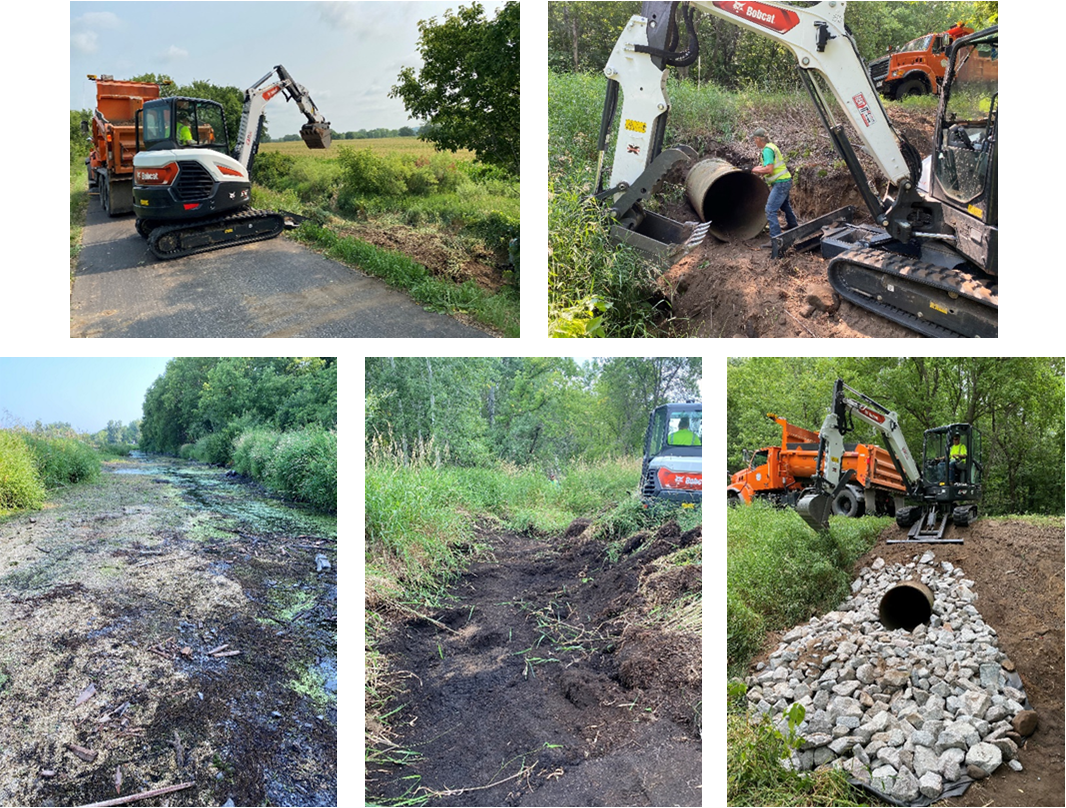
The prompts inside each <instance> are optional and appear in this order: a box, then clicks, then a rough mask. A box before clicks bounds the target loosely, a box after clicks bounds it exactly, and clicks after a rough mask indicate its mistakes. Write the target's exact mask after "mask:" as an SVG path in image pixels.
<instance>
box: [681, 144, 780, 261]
mask: <svg viewBox="0 0 1066 808" xmlns="http://www.w3.org/2000/svg"><path fill="white" fill-rule="evenodd" d="M685 191H686V193H687V195H688V201H689V202H690V203H691V204H692V207H693V209H694V210H695V211H696V215H697V216H699V217H700V221H702V222H709V223H710V224H709V226H708V228H707V229H708V231H709V232H710V234H711V235H712V236H714V237H715V238H716V239H718V240H719V241H732V240H734V239H741V240H743V239H749V238H755V236H757V235H759V233H761V232H762V229H763V228H764V227H765V226H766V200H767V199H769V197H770V189H769V188H768V187H767V185H766V183H765V182H763V180H762V179H761V178H760V177H759V176H758V175H757V174H749V173H748V172H746V171H741V170H740V169H739V168H737V167H736V166H733V165H730V164H729V163H727V162H725V161H724V160H713V159H711V160H701V161H700V162H698V163H696V165H694V166H693V167H692V170H691V171H689V173H688V178H687V179H686V180H685Z"/></svg>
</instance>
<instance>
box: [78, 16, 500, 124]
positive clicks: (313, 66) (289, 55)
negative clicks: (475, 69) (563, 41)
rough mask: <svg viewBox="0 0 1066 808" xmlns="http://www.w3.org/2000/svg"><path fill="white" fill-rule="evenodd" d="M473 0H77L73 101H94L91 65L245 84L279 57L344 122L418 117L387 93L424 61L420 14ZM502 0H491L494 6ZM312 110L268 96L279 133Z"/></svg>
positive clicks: (322, 107) (122, 73)
mask: <svg viewBox="0 0 1066 808" xmlns="http://www.w3.org/2000/svg"><path fill="white" fill-rule="evenodd" d="M460 5H463V6H466V5H470V3H469V2H461V3H459V2H455V3H453V2H415V1H412V2H406V0H392V1H391V2H361V3H346V2H331V3H318V2H229V3H226V2H196V3H194V2H181V3H171V2H132V3H127V2H122V3H94V2H72V3H70V108H71V109H93V108H94V107H95V106H96V87H95V85H94V84H93V82H91V81H89V80H88V79H87V78H86V74H89V73H94V74H97V75H99V74H110V75H113V76H114V77H115V78H116V79H128V78H131V77H133V76H137V75H141V74H144V73H155V74H157V75H159V74H165V75H169V76H170V77H171V78H172V79H173V80H174V81H175V82H177V83H178V84H188V83H191V82H192V81H195V80H197V79H202V80H204V81H209V82H211V83H212V84H216V85H219V86H233V87H239V88H240V89H242V90H243V89H246V88H247V87H249V86H250V85H252V84H253V83H255V82H256V81H257V80H258V79H259V78H260V77H261V76H262V75H263V74H265V73H266V72H267V71H269V70H271V69H272V68H273V67H274V65H278V64H281V65H284V66H285V68H286V69H287V70H288V71H289V73H291V74H292V77H293V78H294V79H295V80H296V81H297V82H299V83H300V84H302V85H304V87H306V88H307V90H308V92H309V93H310V94H311V98H312V99H314V102H315V105H316V106H317V107H318V109H319V111H320V112H321V113H322V114H323V115H324V116H325V118H326V120H328V121H329V122H330V123H331V124H332V126H333V128H334V130H336V131H338V132H349V131H358V130H360V129H377V128H379V127H384V128H388V129H399V128H400V127H401V126H406V125H408V124H409V123H413V122H412V121H411V120H410V119H409V118H408V115H407V111H406V110H405V109H404V107H403V103H402V102H401V101H399V100H398V99H391V98H389V97H388V93H389V89H390V88H391V87H392V86H393V85H394V84H396V82H397V76H398V75H399V72H400V69H401V68H403V67H414V68H416V69H418V68H421V66H422V60H421V59H420V58H419V56H418V51H417V43H418V22H419V21H420V20H427V19H430V18H432V17H436V18H438V19H440V18H443V16H444V12H445V11H446V10H447V9H449V8H458V7H459V6H460ZM502 5H503V3H502V0H501V1H500V2H496V1H495V0H485V1H484V2H482V6H483V7H484V9H485V13H486V15H488V16H490V17H491V16H493V15H495V13H496V10H497V9H498V8H499V7H501V6H502ZM305 122H306V119H305V118H304V117H303V116H302V115H301V114H300V111H299V109H298V108H297V106H296V104H295V103H292V102H289V101H286V100H285V99H284V98H283V97H281V96H278V97H276V98H275V99H274V100H273V101H272V102H270V103H269V104H268V105H267V125H268V131H269V132H270V134H271V135H272V136H274V137H281V136H282V135H287V134H296V133H297V132H298V131H299V128H300V126H301V125H302V124H303V123H305Z"/></svg>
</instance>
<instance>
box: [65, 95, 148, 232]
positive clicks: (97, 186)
mask: <svg viewBox="0 0 1066 808" xmlns="http://www.w3.org/2000/svg"><path fill="white" fill-rule="evenodd" d="M89 79H90V80H91V81H95V82H96V109H95V110H94V111H93V117H92V120H91V121H87V122H83V123H82V131H84V132H85V133H86V134H87V135H89V140H90V142H91V143H92V151H91V152H90V153H89V156H88V157H86V158H85V165H86V168H87V169H88V173H89V193H90V194H98V195H99V196H100V207H102V208H103V209H104V210H106V211H107V214H108V216H118V215H119V214H122V213H132V212H133V155H134V154H135V153H136V151H137V148H136V143H135V130H134V118H135V117H136V115H137V110H139V109H140V108H141V107H142V106H144V102H145V101H147V100H149V99H152V98H159V85H158V84H155V83H151V82H143V81H115V80H114V79H113V78H112V77H111V76H93V75H90V76H89Z"/></svg>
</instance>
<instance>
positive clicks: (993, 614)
mask: <svg viewBox="0 0 1066 808" xmlns="http://www.w3.org/2000/svg"><path fill="white" fill-rule="evenodd" d="M951 530H953V531H958V532H959V534H960V535H963V537H964V539H965V543H964V544H961V545H959V544H941V545H929V544H925V545H918V546H917V549H916V547H914V546H907V545H900V544H885V540H886V539H888V538H892V539H897V538H900V537H901V534H902V532H903V531H902V530H901V529H900V528H897V527H895V526H892V527H889V528H886V530H885V532H884V533H883V534H882V535H881V538H880V540H879V541H878V543H877V545H876V546H875V547H874V548H873V549H872V550H871V551H870V552H869V553H867V554H866V556H864V557H863V558H860V559H859V561H858V562H857V563H856V570H858V569H861V568H862V567H864V566H867V565H868V564H869V563H870V562H872V561H873V560H874V559H875V558H876V557H877V556H881V557H882V558H884V559H885V561H887V562H890V563H893V562H897V561H904V562H906V561H910V560H911V558H912V557H913V556H914V555H915V553H918V554H921V553H923V552H925V551H926V550H928V549H932V550H933V552H934V553H935V554H936V557H937V558H938V559H940V560H943V561H950V562H951V563H952V564H957V565H958V566H960V567H962V569H963V572H964V573H965V574H966V577H967V578H969V579H970V580H972V581H974V582H975V584H976V585H975V586H974V591H975V592H976V593H977V603H976V606H977V608H978V609H979V610H980V612H981V616H982V617H983V618H984V620H985V622H986V623H988V624H989V625H990V626H992V627H993V628H994V629H995V630H996V633H997V634H998V635H999V645H1000V648H1002V649H1003V651H1004V652H1005V653H1006V654H1007V656H1008V657H1009V658H1010V659H1011V661H1012V662H1013V663H1014V664H1015V666H1016V667H1017V669H1018V673H1019V675H1020V676H1021V677H1022V682H1023V683H1024V684H1025V692H1026V695H1027V696H1028V697H1029V701H1030V703H1031V704H1032V707H1033V709H1034V710H1036V712H1037V714H1038V716H1039V720H1040V724H1039V727H1038V728H1037V730H1036V732H1035V733H1034V734H1033V735H1032V736H1031V737H1030V738H1029V739H1028V741H1027V742H1026V744H1025V746H1024V747H1022V749H1021V751H1020V753H1019V755H1018V759H1019V760H1020V761H1021V762H1022V765H1023V766H1024V767H1025V768H1024V770H1023V771H1021V772H1014V771H1011V770H1010V769H1009V768H1007V767H1006V766H1001V767H1000V768H999V769H998V770H997V771H996V772H995V773H994V774H993V775H992V776H991V777H990V778H988V779H987V780H981V781H979V782H977V783H975V784H973V785H972V786H970V788H969V789H968V790H967V792H966V794H965V795H963V796H962V797H959V798H956V799H952V800H945V801H944V802H943V803H941V804H943V805H1053V806H1061V805H1066V765H1064V760H1063V750H1064V747H1066V715H1064V705H1063V693H1064V689H1066V677H1064V670H1066V659H1064V656H1063V634H1064V627H1066V611H1064V606H1063V604H1064V597H1066V588H1064V586H1063V570H1064V566H1066V553H1064V538H1063V537H1064V535H1066V534H1064V531H1063V524H1062V521H1061V520H1060V521H1059V523H1058V524H1057V525H1049V526H1046V527H1044V526H1040V527H1038V526H1035V525H1032V524H1029V523H1027V522H1021V521H1002V520H998V519H997V520H992V519H978V520H977V521H976V522H974V524H972V525H970V526H969V527H968V528H961V529H960V528H956V527H953V528H951Z"/></svg>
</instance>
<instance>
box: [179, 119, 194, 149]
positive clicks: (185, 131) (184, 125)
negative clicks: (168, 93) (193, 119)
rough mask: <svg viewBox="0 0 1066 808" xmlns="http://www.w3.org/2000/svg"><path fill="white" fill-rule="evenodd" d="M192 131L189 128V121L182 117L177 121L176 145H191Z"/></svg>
mask: <svg viewBox="0 0 1066 808" xmlns="http://www.w3.org/2000/svg"><path fill="white" fill-rule="evenodd" d="M192 141H193V137H192V129H190V128H189V119H188V118H187V117H185V116H184V115H183V116H182V117H180V118H179V119H178V145H179V146H185V145H187V144H189V143H192Z"/></svg>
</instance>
